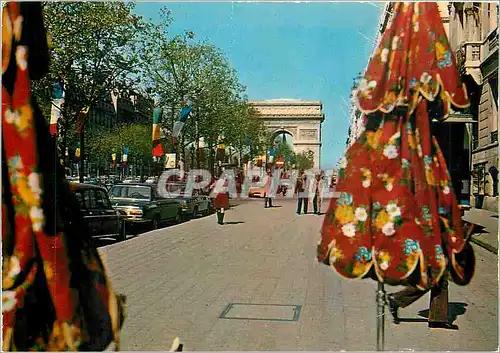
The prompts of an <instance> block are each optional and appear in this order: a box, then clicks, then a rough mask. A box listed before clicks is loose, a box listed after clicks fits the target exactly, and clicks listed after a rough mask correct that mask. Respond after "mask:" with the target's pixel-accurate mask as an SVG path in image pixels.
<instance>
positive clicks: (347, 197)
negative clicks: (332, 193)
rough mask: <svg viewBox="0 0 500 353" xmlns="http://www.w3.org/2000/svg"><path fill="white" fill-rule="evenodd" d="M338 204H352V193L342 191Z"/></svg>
mask: <svg viewBox="0 0 500 353" xmlns="http://www.w3.org/2000/svg"><path fill="white" fill-rule="evenodd" d="M337 205H352V195H351V194H349V193H347V192H341V193H340V197H339V198H338V200H337Z"/></svg>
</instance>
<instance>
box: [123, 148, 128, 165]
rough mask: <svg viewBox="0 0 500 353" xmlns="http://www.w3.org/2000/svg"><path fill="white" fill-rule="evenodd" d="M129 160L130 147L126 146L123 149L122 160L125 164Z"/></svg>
mask: <svg viewBox="0 0 500 353" xmlns="http://www.w3.org/2000/svg"><path fill="white" fill-rule="evenodd" d="M127 160H128V147H125V148H124V149H123V156H122V162H123V164H124V165H125V164H127Z"/></svg>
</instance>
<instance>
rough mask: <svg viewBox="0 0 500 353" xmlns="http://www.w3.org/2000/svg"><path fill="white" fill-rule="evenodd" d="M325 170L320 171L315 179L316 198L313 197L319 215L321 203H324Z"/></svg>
mask: <svg viewBox="0 0 500 353" xmlns="http://www.w3.org/2000/svg"><path fill="white" fill-rule="evenodd" d="M323 179H324V176H323V172H322V171H321V172H319V173H318V174H316V178H315V180H314V198H313V207H314V213H315V214H317V215H321V204H322V203H323Z"/></svg>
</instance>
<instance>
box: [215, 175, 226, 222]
mask: <svg viewBox="0 0 500 353" xmlns="http://www.w3.org/2000/svg"><path fill="white" fill-rule="evenodd" d="M227 185H228V182H227V180H226V181H222V180H218V181H214V182H213V183H212V185H211V186H210V188H211V189H213V190H214V193H215V198H214V208H215V210H216V211H217V223H219V224H220V225H222V224H224V212H225V210H227V209H229V195H228V193H227Z"/></svg>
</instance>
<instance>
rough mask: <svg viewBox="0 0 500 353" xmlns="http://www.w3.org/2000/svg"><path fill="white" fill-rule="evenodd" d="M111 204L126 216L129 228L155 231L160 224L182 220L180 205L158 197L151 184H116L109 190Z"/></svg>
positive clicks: (154, 187)
mask: <svg viewBox="0 0 500 353" xmlns="http://www.w3.org/2000/svg"><path fill="white" fill-rule="evenodd" d="M109 197H110V200H111V204H112V205H113V207H115V208H116V209H118V210H121V211H123V212H125V214H126V215H127V217H126V222H127V224H130V225H131V226H134V225H135V226H137V225H144V224H146V225H150V226H151V227H152V228H153V229H157V228H158V227H159V226H160V225H161V224H162V223H164V222H167V221H175V222H176V223H179V222H180V221H181V220H182V208H181V205H180V204H179V203H178V202H176V201H174V200H170V199H164V198H161V197H159V196H158V193H157V190H156V186H155V185H152V184H118V185H113V186H112V187H111V189H110V190H109Z"/></svg>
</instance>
